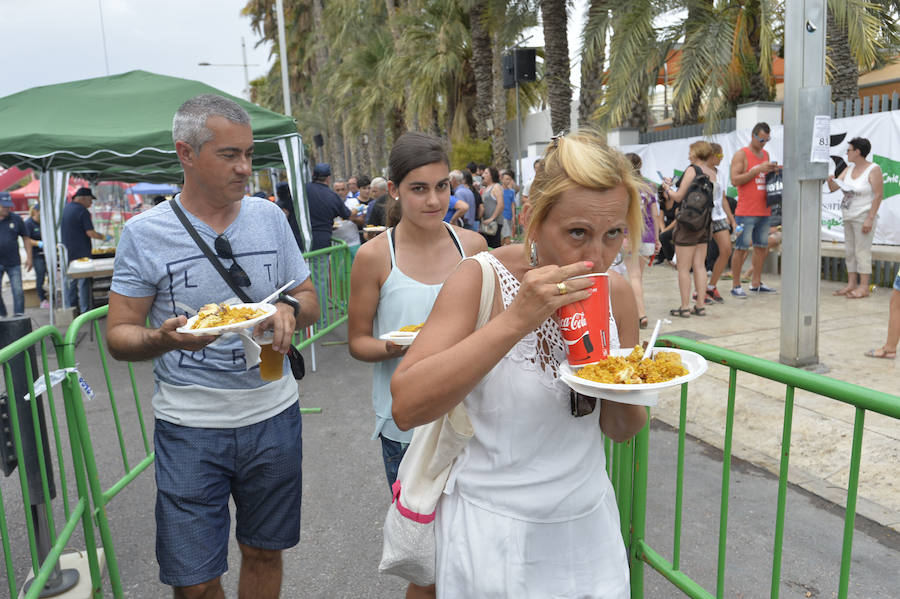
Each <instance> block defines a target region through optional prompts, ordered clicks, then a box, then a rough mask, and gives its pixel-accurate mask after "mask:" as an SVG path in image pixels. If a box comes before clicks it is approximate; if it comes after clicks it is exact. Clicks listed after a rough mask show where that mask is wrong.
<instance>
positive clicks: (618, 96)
mask: <svg viewBox="0 0 900 599" xmlns="http://www.w3.org/2000/svg"><path fill="white" fill-rule="evenodd" d="M658 10H659V8H658V6H657V5H656V3H655V2H653V1H652V0H635V1H633V2H630V3H628V4H625V5H623V4H621V3H619V5H618V6H617V7H615V8H613V9H612V14H611V17H610V19H611V20H610V24H609V27H610V28H611V29H612V32H613V33H612V37H611V39H610V47H609V57H610V59H609V75H608V77H607V78H606V86H605V87H604V89H603V94H602V102H601V104H600V106H599V107H598V108H597V109H596V110H595V116H596V117H597V118H598V119H599V122H600V124H601V126H605V127H618V126H621V125H627V126H629V127H636V128H639V129H642V130H643V129H646V127H647V125H648V124H649V109H648V106H647V102H648V97H647V96H648V93H647V92H648V90H649V88H650V85H651V83H655V82H656V76H657V72H658V71H659V69H660V67H661V66H662V64H663V62H664V60H665V57H666V54H667V51H668V48H669V47H671V45H672V43H673V42H672V39H673V38H676V39H677V36H678V35H680V31H681V29H680V25H677V26H673V27H672V28H669V29H668V30H663V31H661V32H658V31H657V30H656V29H654V27H653V25H652V23H653V19H654V18H655V17H656V16H657V14H658Z"/></svg>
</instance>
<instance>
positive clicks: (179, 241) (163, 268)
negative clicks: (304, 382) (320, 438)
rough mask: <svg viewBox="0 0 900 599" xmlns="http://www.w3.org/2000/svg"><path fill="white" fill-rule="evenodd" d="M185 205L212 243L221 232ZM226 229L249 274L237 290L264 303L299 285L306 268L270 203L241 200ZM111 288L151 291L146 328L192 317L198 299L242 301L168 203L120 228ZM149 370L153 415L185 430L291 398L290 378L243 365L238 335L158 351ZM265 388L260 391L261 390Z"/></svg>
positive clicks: (242, 420) (243, 416) (140, 293)
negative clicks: (275, 378) (194, 347)
mask: <svg viewBox="0 0 900 599" xmlns="http://www.w3.org/2000/svg"><path fill="white" fill-rule="evenodd" d="M179 200H180V196H176V198H175V199H173V200H172V201H173V202H179V206H181V203H180V201H179ZM183 211H184V213H185V214H186V215H187V217H188V219H189V220H190V222H191V224H192V225H193V226H194V228H195V229H196V230H197V232H198V233H199V234H200V237H201V238H202V239H203V240H204V241H205V242H206V244H207V245H209V247H210V248H213V247H214V243H215V238H216V237H217V236H218V234H217V233H216V232H215V231H214V230H213V229H212V228H211V227H210V226H209V225H207V224H206V223H204V222H202V221H200V220H199V219H197V218H196V217H195V216H194V215H192V214H191V213H190V212H189V211H187V210H183ZM223 235H224V236H225V237H226V238H227V239H228V241H229V243H230V245H231V249H232V252H233V254H234V258H235V260H236V261H237V263H238V264H239V265H240V266H241V268H243V269H244V271H245V272H246V273H247V275H248V276H249V278H250V281H251V286H250V287H244V288H243V290H244V292H245V293H246V294H247V295H248V296H249V297H250V298H251V299H252V300H254V301H259V300H262V299H264V298H265V297H266V296H267V295H269V294H271V293H272V292H274V291H275V290H276V289H278V288H279V287H281V286H282V285H284V284H286V283H287V282H288V281H290V280H291V279H293V280H294V281H295V284H297V285H299V284H300V283H302V282H304V281H305V280H306V279H308V278H309V267H308V266H307V264H306V262H305V261H304V259H303V256H302V254H301V253H300V251H299V249H298V248H297V244H296V242H295V241H294V237H293V234H292V233H291V230H290V227H289V225H288V222H287V219H286V218H285V217H284V213H283V212H282V211H281V210H280V209H279V208H278V207H277V206H276V205H275V204H273V203H271V202H269V201H267V200H264V199H262V198H252V197H245V198H244V199H243V200H242V201H241V209H240V212H239V214H238V216H237V218H235V220H234V222H232V223H231V224H230V225H229V226H228V228H227V229H226V230H225V231H224V233H223ZM221 262H222V264H223V266H225V267H226V268H228V267H230V266H231V260H228V259H224V258H222V259H221ZM292 286H293V285H292ZM110 289H111V290H112V291H113V292H115V293H118V294H120V295H124V296H127V297H149V296H154V300H153V305H152V307H151V309H150V314H149V318H150V326H151V327H153V328H158V327H159V326H160V325H161V324H162V323H163V321H165V320H167V319H169V318H173V317H174V316H178V315H181V314H184V315H185V316H187V317H191V316H193V315H194V314H196V313H197V310H199V309H200V307H202V306H203V305H204V304H209V303H220V302H226V303H230V304H233V303H240V300H239V299H238V298H237V297H236V296H235V293H234V291H232V290H231V288H230V287H229V286H228V284H227V283H225V281H224V280H223V279H222V277H221V276H220V275H219V273H218V272H216V270H215V268H214V267H213V266H212V264H210V262H209V260H208V259H207V258H206V256H205V255H204V254H203V252H202V251H201V250H200V249H199V248H198V247H197V244H196V243H195V242H194V240H193V239H192V238H191V237H190V235H188V233H187V231H185V229H184V227H183V226H182V224H181V222H180V221H179V220H178V217H177V216H176V215H175V213H174V212H173V211H172V208H171V206H170V203H169V202H163V203H162V204H159V205H158V206H155V207H154V208H152V209H151V210H148V211H147V212H143V213H141V214H139V215H137V216H135V217H134V218H132V219H131V220H129V221H128V222H127V223H126V224H125V228H124V230H123V232H122V237H121V239H120V241H119V244H118V247H117V249H116V260H115V266H114V272H113V279H112V284H111V286H110ZM153 372H154V378H155V380H156V383H157V388H156V393H155V394H154V400H153V402H154V411H155V413H156V416H157V418H162V419H164V420H168V421H170V422H175V423H177V424H182V425H185V426H198V427H229V426H244V425H247V424H253V423H254V422H258V421H261V420H264V419H265V418H268V417H270V416H273V415H275V414H277V413H278V412H279V411H281V410H283V409H285V408H286V407H287V405H289V403H290V402H291V401H296V397H297V386H296V384H295V382H294V381H293V379H291V378H290V377H289V376H288V377H283V378H282V381H281V382H279V383H268V384H267V383H266V382H265V381H263V380H261V379H260V377H259V369H258V367H254V368H252V369H250V370H247V369H246V359H245V355H244V349H243V345H242V344H241V341H240V338H239V337H238V336H237V335H235V334H230V333H229V334H225V335H222V336H221V337H219V338H218V339H217V340H216V341H214V342H213V343H211V344H210V345H208V346H206V347H205V348H203V349H202V350H199V351H196V352H189V351H185V350H174V351H170V352H167V353H165V354H163V355H162V356H159V357H158V358H156V359H155V360H154V368H153ZM285 381H287V382H285ZM263 386H265V387H266V389H260V388H261V387H263ZM161 389H162V391H161ZM204 390H208V391H209V392H208V393H204ZM182 391H183V393H182ZM181 397H183V401H181V399H179V398H181Z"/></svg>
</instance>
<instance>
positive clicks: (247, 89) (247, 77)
mask: <svg viewBox="0 0 900 599" xmlns="http://www.w3.org/2000/svg"><path fill="white" fill-rule="evenodd" d="M241 56H242V57H243V59H244V93H245V94H247V99H248V100H250V99H251V98H250V74H249V72H248V71H247V44H246V43H245V42H244V38H243V37H241Z"/></svg>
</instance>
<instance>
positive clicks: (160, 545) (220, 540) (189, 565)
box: [153, 404, 302, 587]
mask: <svg viewBox="0 0 900 599" xmlns="http://www.w3.org/2000/svg"><path fill="white" fill-rule="evenodd" d="M301 430H302V429H301V419H300V407H299V405H297V404H295V405H292V406H291V407H290V408H288V409H287V410H285V411H283V412H281V413H280V414H277V415H276V416H273V417H272V418H269V419H267V420H263V421H262V422H258V423H256V424H251V425H249V426H244V427H240V428H234V429H215V428H192V427H185V426H179V425H177V424H172V423H171V422H166V421H164V420H157V421H156V429H155V431H154V434H153V442H154V445H155V448H156V487H157V493H156V559H157V561H158V562H159V579H160V581H162V582H163V583H164V584H167V585H170V586H177V587H184V586H190V585H194V584H200V583H202V582H206V581H209V580H212V579H214V578H217V577H218V576H221V575H222V574H223V573H224V572H225V571H227V570H228V561H227V557H228V534H229V529H230V525H231V514H230V512H229V508H228V500H229V497H233V498H234V503H235V506H236V507H237V512H236V515H235V518H236V520H237V534H236V537H237V540H238V542H240V543H241V544H243V545H248V546H250V547H255V548H259V549H272V550H280V549H287V548H288V547H293V546H294V545H296V544H297V543H298V542H299V541H300V491H301V487H302V484H301V476H300V475H301V470H300V462H301V459H302V450H301V443H300V437H301Z"/></svg>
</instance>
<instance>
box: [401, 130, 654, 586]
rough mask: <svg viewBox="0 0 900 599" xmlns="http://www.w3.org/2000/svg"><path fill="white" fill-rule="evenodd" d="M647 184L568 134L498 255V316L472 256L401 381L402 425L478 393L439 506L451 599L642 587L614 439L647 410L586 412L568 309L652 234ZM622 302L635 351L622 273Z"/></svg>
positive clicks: (602, 403) (440, 570)
mask: <svg viewBox="0 0 900 599" xmlns="http://www.w3.org/2000/svg"><path fill="white" fill-rule="evenodd" d="M639 185H640V182H639V181H638V180H637V179H636V178H635V176H634V174H633V172H632V168H631V163H630V162H628V160H627V159H626V158H625V157H624V156H623V155H622V154H621V153H619V152H618V151H616V150H613V149H610V148H608V147H607V146H606V144H605V142H604V141H603V140H602V139H601V138H600V137H599V136H597V135H596V134H593V133H589V132H584V131H578V132H575V133H572V134H569V135H568V136H566V137H563V138H560V139H558V140H557V141H555V142H554V144H552V145H551V147H550V148H549V150H548V152H547V155H546V157H545V158H544V162H543V169H542V170H541V171H540V172H539V173H538V174H537V176H536V177H535V180H534V183H533V185H532V187H531V192H530V194H529V199H528V203H527V204H526V205H525V207H524V211H525V218H526V221H527V223H528V224H527V230H526V238H525V244H524V245H522V244H513V245H507V246H503V247H501V248H499V249H496V250H494V251H493V252H491V253H490V254H489V255H488V260H489V262H490V263H491V264H492V266H493V268H494V272H495V273H496V276H497V282H496V293H495V294H494V307H493V311H492V315H491V319H490V320H489V321H488V323H487V324H486V325H485V326H484V327H482V328H480V329H478V330H475V321H476V317H477V312H478V305H479V296H480V293H481V287H482V270H481V267H480V265H479V264H478V263H477V262H476V261H475V260H464V261H463V262H462V263H461V265H460V266H459V267H458V269H457V271H456V272H455V273H454V274H453V275H451V276H450V278H449V279H448V280H447V281H446V283H445V284H444V287H443V289H442V290H441V293H440V295H439V296H438V299H437V301H436V303H435V305H434V308H433V310H432V312H431V314H430V316H429V317H428V320H427V321H426V323H425V326H424V328H423V329H422V330H421V331H420V333H419V336H418V338H417V340H416V343H415V344H414V345H413V346H412V347H411V348H410V350H409V352H408V354H407V355H406V357H405V358H404V360H403V361H402V362H401V363H400V366H399V367H398V368H397V370H396V372H395V374H394V377H393V379H392V384H391V390H392V395H393V398H394V403H393V417H394V421H395V422H396V423H397V425H398V426H399V427H400V428H412V427H414V426H418V425H422V424H425V423H427V422H430V421H433V420H435V419H437V418H439V417H441V416H442V415H443V414H445V413H447V412H448V411H449V410H450V409H451V408H453V406H455V405H456V404H458V403H459V402H464V404H465V407H466V410H467V412H468V414H469V418H470V419H471V421H472V425H473V428H474V430H475V436H474V437H473V438H472V440H471V441H470V442H469V444H468V446H467V447H466V449H465V450H464V451H463V453H462V455H461V456H460V457H459V458H458V459H457V461H456V463H455V464H454V466H453V469H452V470H451V473H450V480H449V481H448V483H447V486H446V489H445V492H444V495H443V496H442V497H441V500H440V502H439V503H438V506H437V515H436V521H435V522H436V526H435V527H436V540H437V563H436V581H437V584H436V596H437V597H447V598H451V597H478V598H492V597H509V598H516V599H529V598H535V599H537V598H541V599H543V598H546V597H581V598H588V597H589V598H597V599H600V598H602V599H625V598H627V597H628V596H629V570H628V560H627V556H626V553H625V546H624V543H623V541H622V537H621V532H620V523H619V515H618V511H617V509H616V502H615V493H614V491H613V489H612V485H611V484H610V481H609V478H608V477H607V475H606V470H605V456H604V449H603V435H604V434H605V435H607V436H608V437H610V438H612V439H613V440H615V441H623V440H626V439H628V438H630V437H632V436H633V435H634V434H636V433H637V432H638V431H639V430H641V428H643V426H644V425H645V423H646V418H647V414H646V411H645V409H644V408H643V407H640V406H632V405H627V404H620V403H613V402H609V401H606V400H598V402H597V406H596V409H594V410H593V412H592V413H589V414H587V415H584V416H582V417H575V416H573V415H572V413H571V411H570V409H571V408H570V399H571V397H570V393H569V389H568V388H567V387H566V386H565V385H564V384H563V382H562V381H561V380H560V379H559V378H558V375H557V373H558V365H559V363H560V362H561V361H564V360H565V344H564V343H563V341H562V338H561V337H560V333H559V327H558V326H557V323H556V321H555V319H554V315H555V312H556V310H557V308H559V307H560V306H562V305H566V304H569V303H572V302H574V301H576V300H583V299H585V298H586V297H588V295H589V293H590V292H589V291H588V290H587V286H588V285H589V283H588V282H587V281H586V280H585V279H577V280H570V279H571V278H572V277H575V276H578V275H582V274H586V273H590V272H605V271H606V270H607V269H608V268H609V266H610V265H611V264H612V263H613V262H614V260H615V259H616V255H617V254H618V253H619V251H620V249H621V247H622V240H623V236H624V232H625V230H628V231H640V230H641V226H642V215H641V204H640V196H639ZM640 239H641V236H640V235H639V234H638V235H633V236H632V237H631V240H632V242H633V243H639V242H640ZM633 249H634V250H635V251H636V250H637V248H636V247H634V248H633ZM610 299H611V305H612V317H613V318H611V322H610V325H611V326H610V329H611V331H610V332H611V345H612V346H613V347H615V346H618V345H619V344H620V342H621V345H622V346H626V347H627V346H632V345H635V344H636V343H637V342H638V314H637V308H636V305H635V300H634V294H633V292H632V290H631V286H630V284H629V282H628V281H627V280H625V279H624V278H623V277H621V276H620V275H618V274H616V273H610ZM598 421H599V422H598ZM598 424H599V426H598Z"/></svg>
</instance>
